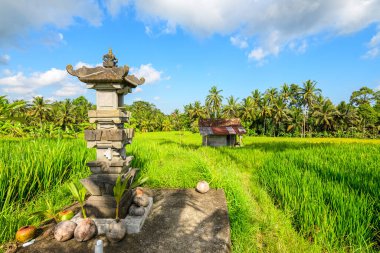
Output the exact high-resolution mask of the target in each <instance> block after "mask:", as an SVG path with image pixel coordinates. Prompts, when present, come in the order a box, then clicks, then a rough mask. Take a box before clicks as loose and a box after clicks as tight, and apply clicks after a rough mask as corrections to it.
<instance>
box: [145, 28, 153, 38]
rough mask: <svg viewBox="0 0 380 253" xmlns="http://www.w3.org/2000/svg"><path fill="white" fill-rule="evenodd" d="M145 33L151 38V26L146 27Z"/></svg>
mask: <svg viewBox="0 0 380 253" xmlns="http://www.w3.org/2000/svg"><path fill="white" fill-rule="evenodd" d="M145 33H146V34H147V35H148V36H151V35H152V29H151V28H150V27H149V26H145Z"/></svg>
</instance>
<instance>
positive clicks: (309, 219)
mask: <svg viewBox="0 0 380 253" xmlns="http://www.w3.org/2000/svg"><path fill="white" fill-rule="evenodd" d="M346 142H347V143H346ZM358 142H359V140H353V139H306V140H305V139H286V138H263V137H261V138H257V137H256V138H252V137H246V138H244V147H241V148H228V147H224V148H210V147H202V146H201V138H200V136H199V135H197V134H190V133H185V134H182V135H180V133H178V132H172V133H165V134H163V133H150V134H144V135H138V136H137V137H136V138H135V141H134V143H133V144H132V146H131V152H132V154H133V155H134V156H135V157H136V158H137V159H136V160H135V161H134V166H138V167H140V168H141V174H142V176H149V178H150V180H149V184H148V186H150V187H159V188H178V187H179V188H193V187H194V186H195V185H196V183H197V182H198V181H199V180H202V179H204V180H206V181H209V182H210V185H211V187H212V188H223V189H224V191H225V193H226V197H227V204H228V210H229V217H230V222H231V232H232V235H231V236H232V246H233V251H234V252H256V251H259V252H262V251H264V252H347V251H348V252H355V251H361V252H367V251H368V252H371V251H374V250H375V249H376V243H377V239H376V236H377V234H378V233H379V229H380V223H379V220H378V216H377V213H378V212H379V210H380V209H379V204H378V203H380V195H379V192H380V191H379V189H380V185H379V182H380V170H379V168H378V166H377V164H378V158H379V157H380V149H379V145H380V143H379V142H373V143H372V144H371V143H370V142H364V141H362V142H363V143H358Z"/></svg>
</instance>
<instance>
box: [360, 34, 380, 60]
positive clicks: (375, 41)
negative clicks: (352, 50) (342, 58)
mask: <svg viewBox="0 0 380 253" xmlns="http://www.w3.org/2000/svg"><path fill="white" fill-rule="evenodd" d="M368 47H369V49H368V51H367V52H366V53H365V54H364V55H363V58H364V59H373V58H376V57H377V56H379V55H380V31H378V32H377V33H376V34H375V35H374V36H373V37H372V38H371V40H370V41H369V43H368Z"/></svg>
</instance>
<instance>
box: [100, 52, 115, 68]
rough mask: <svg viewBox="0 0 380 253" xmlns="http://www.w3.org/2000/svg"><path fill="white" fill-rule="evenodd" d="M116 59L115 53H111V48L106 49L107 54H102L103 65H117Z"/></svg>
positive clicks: (108, 66) (110, 66)
mask: <svg viewBox="0 0 380 253" xmlns="http://www.w3.org/2000/svg"><path fill="white" fill-rule="evenodd" d="M117 62H118V60H117V59H116V57H115V55H114V54H113V53H112V49H110V50H109V51H108V53H107V54H105V55H103V67H105V68H112V67H117Z"/></svg>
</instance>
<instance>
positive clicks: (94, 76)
mask: <svg viewBox="0 0 380 253" xmlns="http://www.w3.org/2000/svg"><path fill="white" fill-rule="evenodd" d="M117 63H118V60H117V58H116V57H115V55H114V54H113V53H112V50H111V49H110V50H109V52H108V53H107V54H105V55H104V56H103V67H95V68H87V67H81V68H79V69H77V70H74V69H73V66H71V65H67V67H66V69H67V72H68V73H69V74H70V75H73V76H76V77H78V79H79V80H80V81H82V82H84V83H86V85H87V88H89V89H94V90H96V104H97V110H90V111H89V112H88V116H89V120H90V123H96V124H97V126H96V130H86V131H85V139H86V141H87V147H88V148H96V161H91V162H88V163H87V166H89V167H90V169H91V172H92V173H93V174H92V175H91V176H89V177H87V178H84V179H82V180H81V183H82V184H83V186H84V187H85V188H86V189H87V190H88V192H89V193H90V194H91V195H92V196H90V197H89V198H88V200H87V201H86V211H87V212H88V213H89V214H90V215H94V216H95V217H96V218H114V214H115V207H116V202H115V200H114V197H113V187H114V185H115V182H116V179H117V178H118V176H122V177H124V176H125V173H128V172H129V173H131V174H132V175H133V176H132V179H131V181H130V182H129V183H132V180H133V177H134V175H135V173H136V171H135V170H134V169H132V168H131V166H130V164H131V161H132V159H133V157H132V156H126V148H125V147H126V145H128V144H130V143H131V142H132V138H133V135H134V132H133V129H124V123H126V122H128V121H129V119H130V116H131V115H130V112H126V111H125V110H124V109H123V106H124V97H123V96H124V95H125V94H128V93H131V92H132V89H133V88H136V87H137V86H138V85H141V84H143V83H144V81H145V79H144V78H140V79H139V78H137V77H135V76H134V75H128V72H129V67H128V66H126V65H125V66H123V67H118V66H117ZM125 195H126V194H125ZM127 199H128V198H127V197H126V196H123V197H122V200H121V203H120V205H121V206H123V204H124V203H126V201H127ZM125 212H126V209H125ZM120 215H123V214H122V213H121V214H120Z"/></svg>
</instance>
